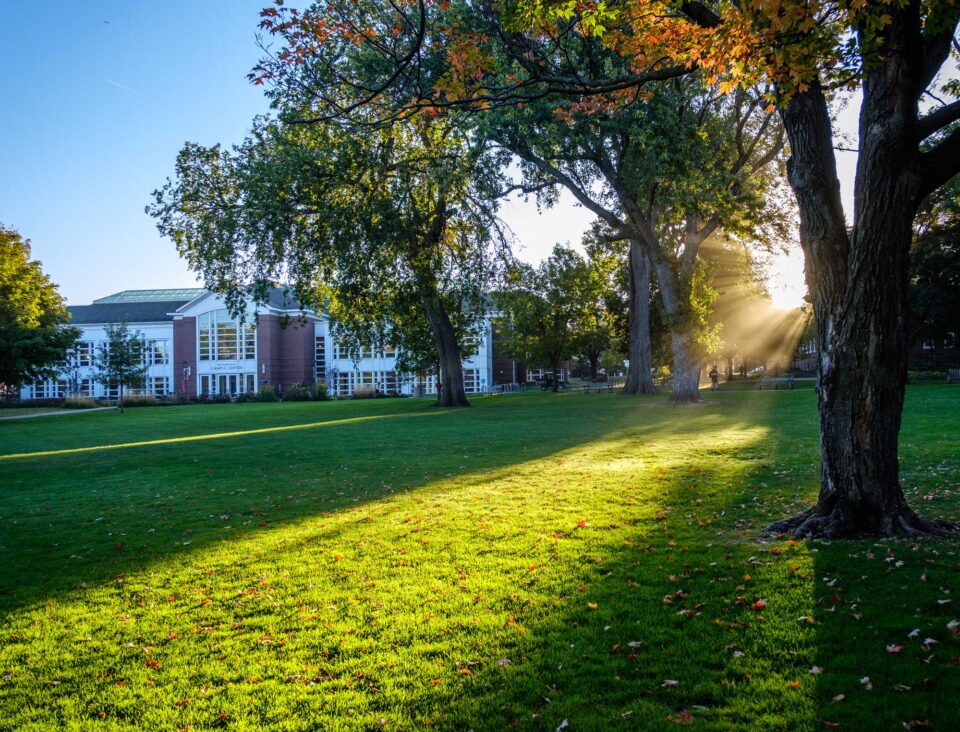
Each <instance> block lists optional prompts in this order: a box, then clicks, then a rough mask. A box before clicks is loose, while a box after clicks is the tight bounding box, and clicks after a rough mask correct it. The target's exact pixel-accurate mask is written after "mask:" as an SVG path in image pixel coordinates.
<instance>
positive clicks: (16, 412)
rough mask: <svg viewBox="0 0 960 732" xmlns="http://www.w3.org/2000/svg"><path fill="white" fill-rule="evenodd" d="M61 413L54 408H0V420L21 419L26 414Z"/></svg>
mask: <svg viewBox="0 0 960 732" xmlns="http://www.w3.org/2000/svg"><path fill="white" fill-rule="evenodd" d="M60 411H63V410H61V409H59V408H56V407H8V408H3V407H0V419H2V418H4V417H23V416H24V415H27V414H52V413H53V412H60Z"/></svg>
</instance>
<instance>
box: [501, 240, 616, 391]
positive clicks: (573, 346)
mask: <svg viewBox="0 0 960 732" xmlns="http://www.w3.org/2000/svg"><path fill="white" fill-rule="evenodd" d="M603 290H604V277H603V275H602V273H600V272H598V270H597V268H596V267H591V265H590V262H589V261H587V260H585V259H584V258H583V257H581V256H580V255H579V254H577V253H576V252H575V251H573V250H572V249H567V248H565V247H561V246H556V247H554V249H553V253H552V254H551V255H550V256H549V257H548V258H547V259H546V260H544V262H543V263H541V264H540V265H539V266H538V267H536V268H534V267H530V266H529V265H519V266H518V268H517V270H516V272H515V273H514V281H513V283H512V284H511V286H509V287H507V288H506V289H504V290H503V291H502V292H500V293H499V294H498V296H497V298H496V299H497V306H498V309H499V310H500V312H501V314H502V317H503V318H504V320H506V321H507V322H508V323H509V324H510V327H509V328H508V329H505V330H504V337H503V340H502V341H501V345H502V348H503V350H504V352H505V353H507V355H509V356H510V357H511V358H513V359H514V360H517V361H523V362H524V363H526V364H528V365H529V364H543V365H545V366H549V367H550V370H551V371H552V372H553V390H554V391H557V390H558V389H559V386H560V383H559V381H560V380H559V373H560V364H561V362H563V361H565V360H567V359H569V358H570V357H571V356H573V355H575V354H577V353H580V352H582V351H583V345H584V343H585V341H587V340H588V339H590V338H591V336H592V335H593V332H594V330H595V329H596V327H597V321H598V319H599V317H600V316H599V312H598V311H599V310H600V308H601V307H602V305H601V302H600V301H601V299H602V296H603ZM597 358H599V353H598V354H597Z"/></svg>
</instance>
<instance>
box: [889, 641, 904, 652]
mask: <svg viewBox="0 0 960 732" xmlns="http://www.w3.org/2000/svg"><path fill="white" fill-rule="evenodd" d="M902 650H903V646H898V645H896V644H894V643H891V644H890V645H889V646H887V653H900V651H902Z"/></svg>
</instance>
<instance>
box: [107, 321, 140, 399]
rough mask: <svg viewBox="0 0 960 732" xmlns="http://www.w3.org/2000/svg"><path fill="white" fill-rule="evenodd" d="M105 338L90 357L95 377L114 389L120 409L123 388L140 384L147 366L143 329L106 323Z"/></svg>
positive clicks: (137, 386) (124, 389)
mask: <svg viewBox="0 0 960 732" xmlns="http://www.w3.org/2000/svg"><path fill="white" fill-rule="evenodd" d="M105 330H106V334H107V340H106V341H104V342H103V343H101V344H100V345H99V346H98V347H97V352H96V354H95V355H94V359H93V369H94V374H95V378H96V379H97V381H99V382H100V383H101V384H103V385H104V386H106V387H107V388H110V389H116V390H117V392H118V396H119V402H118V404H119V406H120V411H121V412H122V411H123V392H124V391H126V390H129V389H139V388H142V387H143V384H144V380H145V379H146V376H147V370H148V369H149V367H148V366H147V364H146V363H145V361H144V352H145V349H146V347H145V343H144V338H143V333H141V332H140V331H139V330H135V331H131V330H130V326H129V325H127V323H126V322H122V323H108V324H107V325H106V327H105Z"/></svg>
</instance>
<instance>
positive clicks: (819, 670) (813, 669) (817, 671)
mask: <svg viewBox="0 0 960 732" xmlns="http://www.w3.org/2000/svg"><path fill="white" fill-rule="evenodd" d="M810 673H812V674H813V675H814V676H816V675H817V674H822V673H823V669H822V668H820V667H819V666H811V667H810Z"/></svg>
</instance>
